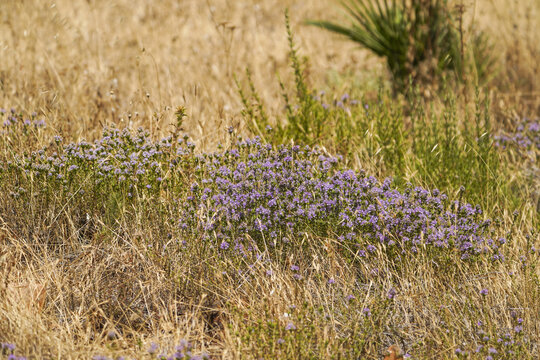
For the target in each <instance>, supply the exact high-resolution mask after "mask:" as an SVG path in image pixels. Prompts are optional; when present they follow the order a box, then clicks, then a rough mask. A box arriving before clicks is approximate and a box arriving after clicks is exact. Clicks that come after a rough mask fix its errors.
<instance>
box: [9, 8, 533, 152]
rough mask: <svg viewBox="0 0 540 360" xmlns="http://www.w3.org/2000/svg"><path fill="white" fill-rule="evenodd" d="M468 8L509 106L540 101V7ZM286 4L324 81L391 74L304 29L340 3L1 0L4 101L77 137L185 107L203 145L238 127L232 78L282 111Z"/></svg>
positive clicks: (162, 121) (352, 49) (158, 119)
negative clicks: (487, 42)
mask: <svg viewBox="0 0 540 360" xmlns="http://www.w3.org/2000/svg"><path fill="white" fill-rule="evenodd" d="M455 3H456V4H458V3H460V1H455ZM465 6H466V7H467V8H468V9H469V12H468V13H467V16H468V17H467V19H468V20H469V23H470V22H471V21H470V20H471V19H474V23H475V24H477V25H478V26H479V27H480V28H483V29H487V30H488V31H490V32H491V33H492V34H493V35H494V36H493V38H494V40H495V42H494V43H495V47H496V52H497V54H500V55H501V60H502V61H503V62H502V70H501V75H500V76H498V77H497V86H498V87H499V89H500V91H501V93H502V94H503V96H504V100H505V101H506V102H505V103H504V104H501V105H502V106H503V108H506V107H508V106H514V105H515V104H514V103H513V102H517V103H520V101H521V102H525V103H526V105H529V106H534V105H537V99H538V83H539V81H538V79H539V76H540V73H539V71H538V63H537V61H536V59H537V58H538V51H539V50H538V46H536V45H537V44H538V35H537V31H535V30H536V29H537V28H538V19H539V16H536V15H535V14H538V12H537V11H538V3H537V2H535V0H524V1H506V0H502V1H501V0H482V1H478V2H476V1H469V2H465ZM286 7H289V8H290V11H291V19H292V26H293V30H294V31H295V34H296V38H297V40H298V43H299V47H300V49H301V53H302V54H305V55H308V56H309V58H310V63H311V67H310V75H311V76H312V79H313V81H314V82H315V83H316V84H319V85H324V84H327V86H328V84H329V85H330V86H338V87H339V86H340V84H339V82H338V83H337V84H336V76H337V78H339V76H340V75H339V74H342V76H343V74H347V73H349V74H350V73H352V74H353V75H354V77H353V78H354V79H355V80H354V81H355V82H356V84H360V85H361V86H364V87H365V86H366V85H367V86H368V87H369V86H370V84H371V87H372V88H373V87H374V85H373V83H374V82H375V81H376V80H375V79H376V78H377V76H381V75H384V74H385V70H384V66H383V63H382V62H381V61H380V60H379V59H377V58H375V57H373V56H371V55H370V54H368V53H366V52H365V51H364V50H361V49H358V48H357V47H356V46H355V45H354V44H352V43H350V42H348V41H346V40H344V39H342V38H339V37H336V36H333V35H331V34H329V33H327V32H324V31H321V30H319V29H316V28H312V27H306V26H304V25H302V22H303V21H304V20H305V19H306V18H311V19H320V18H322V19H343V18H344V16H343V14H342V11H341V9H340V8H339V6H338V4H337V2H332V1H321V0H307V1H293V0H267V1H261V2H253V1H232V0H228V1H226V0H187V1H172V0H164V1H159V2H157V3H153V2H148V1H141V0H140V1H122V0H118V1H113V2H111V1H99V0H93V1H71V0H59V1H39V0H34V1H32V0H25V1H18V0H5V1H3V2H2V5H1V6H0V11H1V22H0V57H1V58H2V61H1V62H0V84H1V91H0V104H1V105H2V106H4V107H12V106H13V107H17V108H18V109H22V110H25V111H27V112H32V111H37V112H39V113H40V114H42V115H43V116H45V117H46V119H47V121H48V122H49V125H50V126H52V128H53V129H54V130H55V131H58V132H61V133H64V134H67V135H69V136H72V137H75V138H79V137H82V136H84V137H92V136H94V135H95V132H100V131H101V128H102V127H103V126H104V125H115V126H120V127H123V126H126V125H128V124H132V125H133V126H134V127H136V126H139V125H143V126H145V127H147V128H150V129H152V130H155V129H161V130H162V131H166V129H167V124H169V123H170V121H171V120H172V118H173V117H174V116H173V112H174V108H175V107H176V106H179V105H185V106H186V107H187V109H188V114H189V122H188V125H187V126H188V130H189V131H190V133H191V134H192V135H193V136H194V137H195V138H197V140H198V141H200V142H201V144H205V143H206V142H209V143H213V142H215V138H216V137H219V136H220V135H219V134H220V132H219V130H220V129H222V128H223V125H229V124H236V125H238V123H239V117H238V114H239V111H240V110H241V106H240V102H239V98H238V96H237V92H236V86H235V84H234V79H233V75H234V74H238V75H239V78H240V80H242V78H243V76H242V75H243V71H244V69H245V68H246V67H250V68H251V69H252V71H253V73H254V74H255V84H256V86H257V88H258V89H260V91H261V96H262V98H263V100H264V101H265V102H266V103H267V104H268V105H269V106H270V107H271V109H273V110H274V115H275V113H276V112H277V111H279V109H280V106H281V105H282V103H281V98H280V95H279V87H278V84H277V81H276V74H277V73H279V74H280V75H281V76H282V77H284V78H285V80H286V79H287V77H288V76H289V73H290V72H289V71H288V65H287V53H288V49H287V43H286V34H285V30H284V21H283V11H284V9H285V8H286ZM473 9H474V14H475V16H474V17H473V16H472V15H471V14H473ZM507 14H512V16H507ZM329 80H330V82H329ZM349 86H350V85H349ZM535 101H536V103H535ZM509 102H510V103H509ZM519 106H520V107H519V108H518V109H522V107H521V106H522V104H521V103H520V104H519ZM130 114H131V120H130Z"/></svg>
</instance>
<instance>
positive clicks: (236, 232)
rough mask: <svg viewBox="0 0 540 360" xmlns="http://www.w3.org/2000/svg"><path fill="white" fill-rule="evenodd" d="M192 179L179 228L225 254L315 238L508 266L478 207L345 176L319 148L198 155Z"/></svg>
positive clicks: (247, 148) (247, 145) (255, 144)
mask: <svg viewBox="0 0 540 360" xmlns="http://www.w3.org/2000/svg"><path fill="white" fill-rule="evenodd" d="M196 171H197V176H196V181H195V182H194V183H193V184H192V185H191V193H190V194H189V196H188V197H187V198H186V200H185V202H184V204H183V206H182V208H183V210H182V213H181V216H180V219H179V224H180V227H181V228H182V229H183V230H184V231H185V232H186V235H188V234H189V235H195V236H203V237H205V238H206V239H210V238H212V237H215V238H217V240H218V241H219V243H220V244H222V246H221V249H222V250H223V251H227V249H229V246H228V245H229V243H232V244H234V247H230V249H235V250H240V251H241V252H243V251H244V250H243V246H242V242H243V240H245V239H246V238H247V237H248V236H249V238H250V239H253V240H254V241H255V243H256V244H252V245H260V246H261V247H263V248H264V245H263V243H262V242H263V241H266V242H268V243H269V244H270V245H276V244H277V243H279V242H287V241H288V239H289V238H290V237H297V236H303V235H304V234H305V233H311V234H313V235H319V236H335V237H336V238H338V239H339V240H340V241H342V242H347V243H348V244H352V245H355V246H356V247H357V248H359V251H364V253H365V250H367V252H372V251H374V249H375V245H377V244H384V246H385V247H386V249H387V250H389V251H392V250H393V249H395V250H397V251H398V252H401V251H405V250H406V249H409V250H411V251H413V252H417V251H420V249H421V248H422V247H423V246H427V247H429V248H434V249H440V250H448V251H454V250H456V251H458V252H459V253H461V257H462V258H463V259H466V258H469V257H471V256H475V255H479V254H485V253H489V254H491V255H492V256H493V258H494V259H502V255H501V254H500V253H499V251H498V249H499V246H500V245H501V244H502V242H500V241H495V240H493V238H492V229H491V227H490V221H489V220H483V218H482V211H481V209H480V208H479V207H473V206H471V205H469V204H465V203H461V202H459V201H450V200H449V199H448V197H447V196H446V195H444V194H441V193H440V192H439V191H438V190H433V191H431V192H430V191H428V190H426V189H422V188H420V187H416V188H413V187H412V186H411V187H409V188H408V189H407V190H405V191H404V192H400V191H398V190H396V189H395V188H393V187H392V181H391V180H390V179H386V180H384V181H382V182H380V181H379V180H377V179H375V178H374V177H367V176H365V174H364V173H363V172H355V171H353V170H350V169H344V168H342V167H340V164H339V159H338V158H336V157H331V156H326V155H325V154H323V153H322V152H321V151H320V150H318V149H317V148H314V149H312V148H309V147H305V148H301V147H300V146H297V145H295V146H279V147H277V148H273V147H272V146H270V145H266V144H263V143H261V141H260V140H259V139H258V138H255V139H252V140H245V141H239V142H237V144H236V146H234V147H233V148H232V149H230V150H227V151H225V152H224V153H215V154H210V155H200V156H198V157H197V168H196ZM224 243H227V246H223V244H224ZM364 249H365V250H364Z"/></svg>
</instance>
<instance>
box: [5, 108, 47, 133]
mask: <svg viewBox="0 0 540 360" xmlns="http://www.w3.org/2000/svg"><path fill="white" fill-rule="evenodd" d="M36 117H37V113H32V115H31V118H24V117H23V114H22V113H17V110H16V109H14V108H12V109H11V110H10V111H7V110H6V109H0V123H1V124H2V127H3V128H4V130H2V132H5V131H6V130H5V129H8V130H9V129H13V128H18V127H22V128H23V129H27V128H28V127H30V126H33V127H34V128H42V127H45V120H43V119H36Z"/></svg>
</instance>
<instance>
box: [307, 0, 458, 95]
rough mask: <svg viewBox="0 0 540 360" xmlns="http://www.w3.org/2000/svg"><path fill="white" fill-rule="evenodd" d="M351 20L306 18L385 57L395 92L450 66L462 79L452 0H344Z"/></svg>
mask: <svg viewBox="0 0 540 360" xmlns="http://www.w3.org/2000/svg"><path fill="white" fill-rule="evenodd" d="M342 4H343V7H344V8H345V10H346V11H347V13H348V14H349V15H350V16H351V19H352V24H351V25H350V26H348V27H347V26H344V25H340V24H336V23H332V22H328V21H307V23H308V24H310V25H315V26H318V27H321V28H324V29H327V30H330V31H332V32H335V33H338V34H342V35H345V36H347V37H349V38H350V39H351V40H353V41H355V42H357V43H359V44H360V45H362V46H363V47H365V48H367V49H369V50H371V51H373V52H374V53H375V54H377V55H378V56H381V57H384V58H386V61H387V65H388V69H389V70H390V73H391V75H392V78H393V84H394V85H393V86H394V90H395V91H396V92H400V91H403V90H406V89H407V88H408V86H409V85H410V81H412V82H413V83H422V84H429V83H434V82H435V81H436V80H438V79H439V78H440V77H441V76H442V75H443V74H444V73H445V72H451V73H453V74H454V75H456V77H457V78H458V79H462V76H463V72H464V61H463V59H464V49H463V41H462V35H463V34H462V32H461V31H459V30H458V29H459V28H460V27H459V26H455V23H457V22H456V21H455V20H454V14H453V13H452V11H451V10H450V8H449V6H448V3H447V0H344V1H343V2H342Z"/></svg>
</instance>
